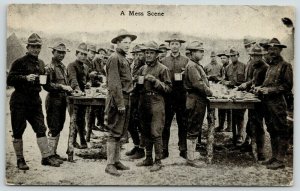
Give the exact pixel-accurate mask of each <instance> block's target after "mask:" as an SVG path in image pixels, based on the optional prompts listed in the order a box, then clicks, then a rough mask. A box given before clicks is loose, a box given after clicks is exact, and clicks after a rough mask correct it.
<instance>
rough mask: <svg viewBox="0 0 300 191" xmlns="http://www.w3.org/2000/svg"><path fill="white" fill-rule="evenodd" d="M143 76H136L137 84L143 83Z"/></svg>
mask: <svg viewBox="0 0 300 191" xmlns="http://www.w3.org/2000/svg"><path fill="white" fill-rule="evenodd" d="M144 80H145V76H139V77H138V84H144Z"/></svg>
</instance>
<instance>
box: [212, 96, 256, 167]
mask: <svg viewBox="0 0 300 191" xmlns="http://www.w3.org/2000/svg"><path fill="white" fill-rule="evenodd" d="M208 100H209V107H210V108H211V109H215V108H217V109H230V110H233V109H254V105H255V103H259V102H260V100H259V99H257V98H251V99H229V98H228V99H219V98H214V97H209V98H208ZM213 113H214V112H213ZM230 118H231V119H232V112H230ZM212 119H213V120H212V122H211V123H209V124H208V137H207V162H208V163H211V162H212V159H213V144H214V131H215V120H214V116H213V117H212ZM231 121H232V120H231ZM231 124H232V133H233V137H232V138H233V142H234V144H235V143H236V139H237V135H236V128H235V127H233V125H234V123H231ZM251 139H252V140H253V141H252V144H251V146H252V151H253V152H254V153H253V155H254V156H255V157H256V142H255V138H254V137H251Z"/></svg>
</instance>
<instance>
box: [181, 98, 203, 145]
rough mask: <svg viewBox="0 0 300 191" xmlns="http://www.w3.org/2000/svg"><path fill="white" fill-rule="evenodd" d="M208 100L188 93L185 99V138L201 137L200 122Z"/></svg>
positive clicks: (201, 122)
mask: <svg viewBox="0 0 300 191" xmlns="http://www.w3.org/2000/svg"><path fill="white" fill-rule="evenodd" d="M207 104H208V101H207V99H206V98H205V97H202V96H198V95H196V94H188V95H187V99H186V110H187V116H188V117H187V139H190V140H195V139H197V138H199V137H200V138H201V133H202V124H203V120H204V116H205V112H206V108H207Z"/></svg>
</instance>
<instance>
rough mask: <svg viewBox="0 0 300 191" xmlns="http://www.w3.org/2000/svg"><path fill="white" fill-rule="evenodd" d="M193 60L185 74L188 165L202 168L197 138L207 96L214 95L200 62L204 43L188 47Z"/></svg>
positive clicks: (196, 42)
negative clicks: (198, 159) (198, 157)
mask: <svg viewBox="0 0 300 191" xmlns="http://www.w3.org/2000/svg"><path fill="white" fill-rule="evenodd" d="M187 49H188V50H190V53H191V60H190V61H189V62H188V64H187V66H186V70H185V76H184V87H185V89H186V90H187V99H186V110H187V116H188V117H187V118H188V120H187V160H186V162H187V165H189V166H193V167H196V168H200V167H201V165H200V164H199V163H198V161H196V160H195V147H196V143H197V138H201V136H199V135H200V134H201V131H202V124H203V119H204V116H205V111H206V108H207V105H208V100H207V96H212V92H211V90H210V89H209V83H208V79H207V76H206V74H205V72H204V68H203V66H202V65H201V64H200V63H199V62H200V61H201V60H202V58H203V55H204V48H203V44H202V43H201V42H199V41H194V42H192V43H191V44H190V45H189V46H188V47H187Z"/></svg>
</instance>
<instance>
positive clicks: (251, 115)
mask: <svg viewBox="0 0 300 191" xmlns="http://www.w3.org/2000/svg"><path fill="white" fill-rule="evenodd" d="M263 116H264V114H263V105H262V104H261V103H257V104H255V107H254V109H253V110H248V122H247V126H246V133H247V135H249V136H250V137H251V138H252V137H254V138H255V139H256V145H257V153H263V152H264V145H265V144H264V143H265V130H264V125H263Z"/></svg>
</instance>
